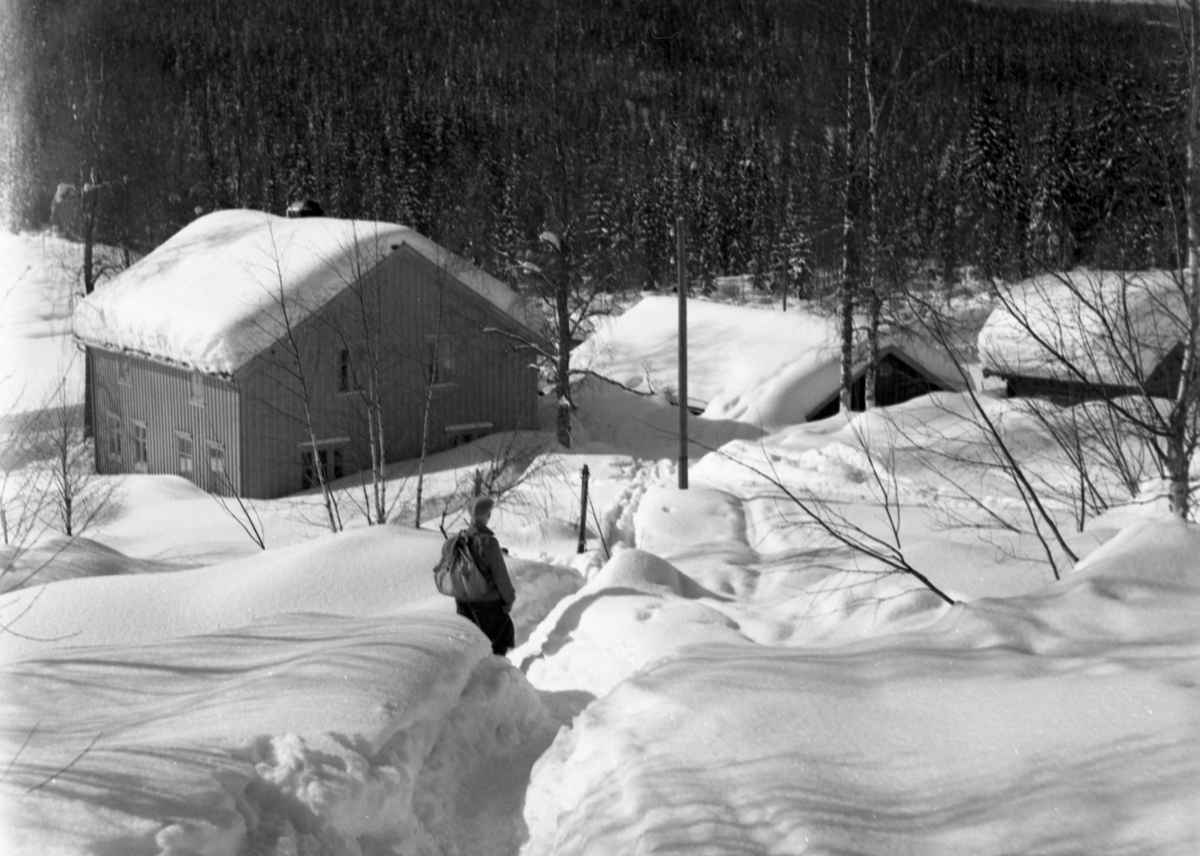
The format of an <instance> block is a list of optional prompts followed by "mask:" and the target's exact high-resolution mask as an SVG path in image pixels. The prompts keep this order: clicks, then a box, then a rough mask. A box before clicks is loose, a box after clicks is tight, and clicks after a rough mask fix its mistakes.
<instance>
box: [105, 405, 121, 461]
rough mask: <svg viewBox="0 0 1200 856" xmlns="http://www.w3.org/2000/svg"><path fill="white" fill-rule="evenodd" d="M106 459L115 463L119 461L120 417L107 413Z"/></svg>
mask: <svg viewBox="0 0 1200 856" xmlns="http://www.w3.org/2000/svg"><path fill="white" fill-rule="evenodd" d="M107 421H108V457H109V459H110V460H112V461H115V462H118V463H119V462H120V461H121V417H120V416H118V415H117V414H115V413H113V412H112V411H111V410H110V411H109V412H108V420H107Z"/></svg>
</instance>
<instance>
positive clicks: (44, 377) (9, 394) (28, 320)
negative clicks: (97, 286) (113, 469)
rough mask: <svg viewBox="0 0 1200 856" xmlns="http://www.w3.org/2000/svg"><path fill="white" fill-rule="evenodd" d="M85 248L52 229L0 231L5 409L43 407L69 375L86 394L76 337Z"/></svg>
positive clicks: (76, 391)
mask: <svg viewBox="0 0 1200 856" xmlns="http://www.w3.org/2000/svg"><path fill="white" fill-rule="evenodd" d="M81 256H82V253H81V250H80V248H79V245H78V244H73V243H71V242H69V241H65V240H63V239H61V238H56V237H54V236H53V235H51V234H48V233H44V234H32V233H22V234H18V235H12V234H9V233H8V232H3V231H0V415H8V414H10V413H12V412H13V411H19V410H32V409H35V408H38V407H41V406H42V405H43V403H45V401H46V400H47V398H48V397H49V396H50V395H52V394H53V393H54V391H55V389H56V387H57V386H58V384H59V382H60V381H62V380H63V379H64V378H66V381H67V388H66V396H67V400H68V401H82V400H83V360H82V359H81V358H80V356H79V355H78V353H77V351H76V348H75V343H74V342H73V341H72V340H71V308H72V306H73V301H74V298H75V294H74V292H75V289H76V288H77V287H78V288H79V290H81V291H82V287H79V286H77V285H76V279H77V278H76V276H75V274H76V272H77V271H78V269H79V266H80V264H81V262H80V259H81Z"/></svg>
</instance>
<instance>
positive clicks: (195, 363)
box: [74, 210, 537, 498]
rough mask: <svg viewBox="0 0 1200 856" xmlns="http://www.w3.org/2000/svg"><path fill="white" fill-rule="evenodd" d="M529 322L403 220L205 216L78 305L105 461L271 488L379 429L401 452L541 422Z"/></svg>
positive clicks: (486, 279) (255, 490)
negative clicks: (524, 348)
mask: <svg viewBox="0 0 1200 856" xmlns="http://www.w3.org/2000/svg"><path fill="white" fill-rule="evenodd" d="M528 323H529V322H528V321H527V316H526V314H525V307H524V304H523V302H522V301H521V299H520V298H519V297H518V296H517V295H516V294H515V293H514V292H513V291H512V290H511V289H509V288H508V287H507V286H506V285H504V284H503V283H501V282H500V281H498V280H496V279H495V278H493V277H491V276H489V275H488V274H486V273H485V272H483V271H481V270H480V269H478V268H476V267H473V266H472V265H470V264H469V263H467V262H465V261H463V260H462V259H460V258H458V257H456V256H454V255H453V254H451V253H449V252H448V251H446V250H444V249H442V248H441V247H439V246H438V245H437V244H435V243H433V242H432V241H430V240H428V239H427V238H425V237H423V236H421V235H419V234H417V233H416V232H414V231H412V230H411V229H408V228H405V227H403V226H396V225H393V224H389V223H378V222H366V221H351V220H339V219H332V218H324V217H311V218H300V219H285V218H283V217H276V216H273V215H270V214H264V213H262V212H256V211H245V210H237V211H221V212H217V213H213V214H208V215H206V216H204V217H201V218H199V219H197V220H196V221H194V222H193V223H191V224H190V225H188V226H187V227H185V228H184V229H182V230H181V231H180V232H179V233H177V234H176V235H174V236H173V237H172V238H170V239H169V240H168V241H166V242H165V243H164V244H162V246H160V247H158V248H157V249H155V250H154V251H153V252H152V253H150V254H149V255H147V256H146V257H145V258H143V259H141V260H140V261H139V262H137V263H136V264H134V265H133V266H132V267H130V268H129V269H128V270H126V271H124V272H123V273H121V274H120V275H119V276H117V277H116V278H114V279H113V280H111V281H110V282H107V283H105V284H103V285H102V286H100V287H99V288H98V289H97V290H96V291H95V293H93V294H92V295H90V296H89V297H88V298H87V299H85V300H83V301H82V302H81V303H80V304H79V306H78V307H77V308H76V310H75V315H74V331H75V336H76V338H77V340H78V341H79V342H80V343H82V344H83V345H84V346H86V347H87V349H88V351H89V353H90V354H91V358H92V372H93V375H92V376H93V385H94V392H95V400H94V404H95V406H94V408H93V412H94V417H93V418H94V429H95V438H96V463H97V468H98V469H99V470H100V471H101V472H105V473H121V472H148V473H176V474H179V475H182V476H184V477H186V478H188V479H190V480H192V481H193V482H195V483H196V484H198V485H200V486H201V487H204V488H206V489H207V490H210V491H214V492H220V493H224V494H237V495H240V496H246V497H261V498H270V497H277V496H282V495H285V494H289V493H294V492H296V491H299V490H301V489H304V488H305V487H309V486H311V485H312V484H313V483H314V482H315V481H316V478H317V467H320V468H321V471H322V472H323V473H324V474H325V475H326V477H327V478H329V479H336V478H338V477H341V476H343V475H349V474H351V473H353V472H355V471H358V470H362V469H367V468H369V467H370V462H371V449H372V443H371V437H372V436H376V437H378V436H380V431H381V432H382V438H383V442H382V448H383V450H384V457H385V458H386V459H388V460H395V459H403V458H407V457H413V456H415V455H417V454H419V453H420V449H421V445H422V434H423V432H425V434H426V436H427V438H428V440H427V447H428V448H429V449H431V450H436V449H438V448H444V447H446V446H449V445H454V444H455V443H457V442H460V441H462V440H464V439H470V438H473V437H475V436H478V435H481V434H485V433H488V432H491V431H502V430H509V429H523V428H530V427H533V425H534V421H535V408H536V400H537V398H536V397H537V375H536V372H535V371H534V370H532V369H531V368H530V360H529V358H528V355H523V354H522V353H521V352H520V351H519V350H517V349H516V348H514V347H513V342H514V341H516V340H517V339H520V338H526V339H527V338H528V337H529V336H531V335H532V334H531V333H530V331H529V329H528ZM427 402H428V405H429V406H428V408H427V407H426V403H427ZM427 409H428V424H427V425H426V420H425V414H426V410H427ZM372 412H374V413H375V415H376V419H375V420H374V422H373V424H374V426H375V428H374V429H372V428H371V427H370V426H371V425H372V420H371V419H370V418H369V417H370V415H371V413H372ZM310 425H311V430H310ZM314 438H315V443H314Z"/></svg>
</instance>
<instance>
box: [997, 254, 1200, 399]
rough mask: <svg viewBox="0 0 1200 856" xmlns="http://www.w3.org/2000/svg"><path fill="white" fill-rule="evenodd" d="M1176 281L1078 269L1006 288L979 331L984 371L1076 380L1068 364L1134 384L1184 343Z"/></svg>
mask: <svg viewBox="0 0 1200 856" xmlns="http://www.w3.org/2000/svg"><path fill="white" fill-rule="evenodd" d="M1179 276H1180V274H1179V273H1178V272H1176V273H1171V272H1169V271H1161V270H1160V271H1146V272H1133V273H1119V272H1115V271H1102V270H1088V269H1079V270H1075V271H1071V272H1069V273H1057V274H1043V275H1041V276H1038V277H1034V278H1032V279H1029V280H1025V281H1023V282H1020V283H1017V284H1016V285H1013V286H1011V287H1008V288H1005V289H1004V292H1003V297H1004V299H1003V301H1002V302H1000V305H998V306H997V307H996V308H995V309H994V310H993V311H992V314H991V315H990V316H989V317H988V320H987V322H986V323H985V324H984V325H983V329H982V330H980V332H979V356H980V359H981V360H982V361H983V366H984V368H985V369H990V370H992V371H994V372H996V373H998V374H1002V375H1023V376H1028V377H1043V378H1053V379H1058V380H1072V381H1079V380H1080V378H1079V376H1078V375H1077V374H1075V372H1073V371H1071V368H1069V367H1070V366H1073V367H1074V368H1075V369H1076V370H1077V371H1079V372H1081V373H1082V374H1083V375H1084V376H1085V377H1086V378H1087V379H1088V380H1090V381H1092V382H1096V383H1108V384H1120V385H1127V386H1130V385H1135V384H1136V383H1137V379H1138V377H1139V376H1142V377H1146V376H1149V375H1150V374H1151V373H1152V372H1153V371H1154V369H1155V368H1156V367H1157V366H1158V364H1159V363H1161V362H1162V360H1163V358H1164V357H1165V356H1166V355H1167V354H1168V353H1169V352H1170V350H1171V349H1172V348H1173V347H1175V345H1176V344H1177V343H1178V342H1181V341H1183V338H1184V331H1185V329H1186V318H1187V316H1186V312H1185V311H1184V309H1183V302H1182V299H1181V296H1180V291H1179V282H1178V277H1179ZM1126 324H1127V325H1128V326H1127V327H1126V326H1124V325H1126ZM1114 331H1115V332H1114Z"/></svg>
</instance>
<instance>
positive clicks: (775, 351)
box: [571, 297, 962, 428]
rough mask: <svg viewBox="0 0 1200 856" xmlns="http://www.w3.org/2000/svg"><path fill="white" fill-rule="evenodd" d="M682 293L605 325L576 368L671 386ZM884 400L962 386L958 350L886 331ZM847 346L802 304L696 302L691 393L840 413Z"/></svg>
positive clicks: (692, 397)
mask: <svg viewBox="0 0 1200 856" xmlns="http://www.w3.org/2000/svg"><path fill="white" fill-rule="evenodd" d="M677 312H678V308H677V299H676V298H674V297H644V298H642V300H641V302H639V303H638V304H637V305H636V306H634V307H632V308H631V309H630V310H629V311H627V312H625V313H624V314H623V315H620V316H618V317H615V318H611V319H608V320H607V321H606V322H603V323H601V324H599V325H598V326H597V330H596V332H595V333H594V334H593V335H592V336H591V337H590V338H589V339H588V340H587V341H586V342H585V343H584V344H583V345H582V346H581V347H580V348H578V349H576V351H575V352H574V353H573V354H572V355H571V363H572V367H573V368H575V369H578V370H583V371H592V372H595V373H596V374H598V375H601V376H603V377H606V378H609V379H611V380H614V381H616V382H618V383H620V384H623V385H624V386H627V387H630V388H632V389H634V390H637V391H639V392H655V391H663V390H672V389H674V388H675V385H676V377H677V373H678V367H679V362H678V353H677V349H678V333H677V326H678V325H677ZM866 369H867V359H866V353H865V350H863V349H860V350H859V352H858V353H857V355H856V360H855V368H854V371H855V382H854V387H853V396H852V399H853V400H852V406H853V407H854V408H855V409H862V406H863V399H864V387H865V381H864V378H865V375H866ZM877 379H878V385H877V388H876V389H877V401H878V402H879V403H880V404H881V405H888V404H895V403H897V402H901V401H906V400H908V399H910V398H915V397H916V396H919V395H924V394H926V393H929V392H933V391H937V390H944V389H955V388H958V387H960V386H961V385H962V381H961V375H960V374H959V373H958V371H957V370H956V369H955V367H954V363H953V361H952V360H951V359H950V357H949V356H948V355H947V354H946V353H945V352H943V351H941V350H940V349H938V348H937V347H935V346H934V345H933V344H931V343H930V342H927V341H924V340H921V339H919V338H917V337H913V336H893V337H885V338H884V340H883V341H882V342H881V360H880V366H879V373H878V375H877ZM840 389H841V349H840V342H839V339H838V335H837V330H836V329H835V323H834V321H833V320H832V319H830V318H827V317H824V316H820V315H815V314H813V313H810V312H805V311H803V310H797V311H789V312H774V311H770V310H765V309H754V308H749V307H742V306H731V305H728V304H722V303H711V302H707V301H702V300H689V301H688V401H687V406H688V407H689V408H690V409H692V410H693V411H696V412H700V413H703V414H704V415H705V416H707V417H710V418H714V419H736V420H741V421H744V422H751V423H754V424H761V425H763V426H765V427H768V428H773V427H779V426H783V425H793V424H798V423H801V422H807V421H811V420H814V419H821V418H824V417H826V416H832V415H833V414H835V413H837V412H838V409H839V406H840V402H839V393H840Z"/></svg>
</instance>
